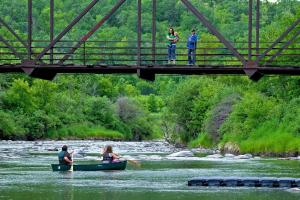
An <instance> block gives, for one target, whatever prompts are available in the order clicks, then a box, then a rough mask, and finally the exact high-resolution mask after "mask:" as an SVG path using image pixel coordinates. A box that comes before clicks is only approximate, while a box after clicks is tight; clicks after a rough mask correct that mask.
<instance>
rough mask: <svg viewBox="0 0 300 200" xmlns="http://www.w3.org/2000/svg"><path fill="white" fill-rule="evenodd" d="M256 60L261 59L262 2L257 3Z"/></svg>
mask: <svg viewBox="0 0 300 200" xmlns="http://www.w3.org/2000/svg"><path fill="white" fill-rule="evenodd" d="M255 36H256V38H255V39H256V59H257V58H258V57H259V47H260V0H257V1H256V34H255Z"/></svg>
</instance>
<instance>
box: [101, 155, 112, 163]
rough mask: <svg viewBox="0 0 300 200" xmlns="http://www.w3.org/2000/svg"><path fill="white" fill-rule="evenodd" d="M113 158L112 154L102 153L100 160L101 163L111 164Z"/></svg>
mask: <svg viewBox="0 0 300 200" xmlns="http://www.w3.org/2000/svg"><path fill="white" fill-rule="evenodd" d="M113 159H114V158H113V156H112V153H104V154H103V159H102V161H103V162H109V163H111V162H112V161H113Z"/></svg>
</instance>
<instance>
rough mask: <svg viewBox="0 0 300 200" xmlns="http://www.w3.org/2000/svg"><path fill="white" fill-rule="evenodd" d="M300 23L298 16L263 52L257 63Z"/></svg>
mask: <svg viewBox="0 0 300 200" xmlns="http://www.w3.org/2000/svg"><path fill="white" fill-rule="evenodd" d="M299 23H300V18H298V19H297V20H296V21H295V22H294V23H293V24H292V25H291V26H290V27H289V28H288V29H287V30H286V31H284V32H283V33H282V34H281V35H280V36H279V37H278V38H277V39H276V41H275V42H274V43H273V44H272V45H271V46H270V47H269V48H268V49H267V50H266V51H265V52H263V53H262V54H261V55H260V56H259V57H258V59H257V63H258V62H260V61H261V60H262V59H263V58H264V57H265V56H266V55H267V54H268V53H269V52H270V51H271V50H272V49H273V48H274V47H275V46H276V45H277V44H278V43H279V42H281V41H282V39H283V38H285V37H286V36H287V35H288V34H289V33H290V32H291V31H292V30H293V29H294V28H295V27H296V26H297V25H298V24H299Z"/></svg>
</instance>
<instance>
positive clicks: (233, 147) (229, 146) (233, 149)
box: [222, 142, 240, 155]
mask: <svg viewBox="0 0 300 200" xmlns="http://www.w3.org/2000/svg"><path fill="white" fill-rule="evenodd" d="M222 152H223V153H230V154H234V155H238V154H239V153H240V147H239V145H238V144H235V143H233V142H227V143H226V144H225V145H224V147H223V149H222Z"/></svg>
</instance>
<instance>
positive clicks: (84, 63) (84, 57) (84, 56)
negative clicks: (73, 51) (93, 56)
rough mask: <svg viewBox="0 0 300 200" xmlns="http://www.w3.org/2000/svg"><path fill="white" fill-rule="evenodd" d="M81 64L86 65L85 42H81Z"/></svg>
mask: <svg viewBox="0 0 300 200" xmlns="http://www.w3.org/2000/svg"><path fill="white" fill-rule="evenodd" d="M83 65H86V49H85V42H84V43H83Z"/></svg>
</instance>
